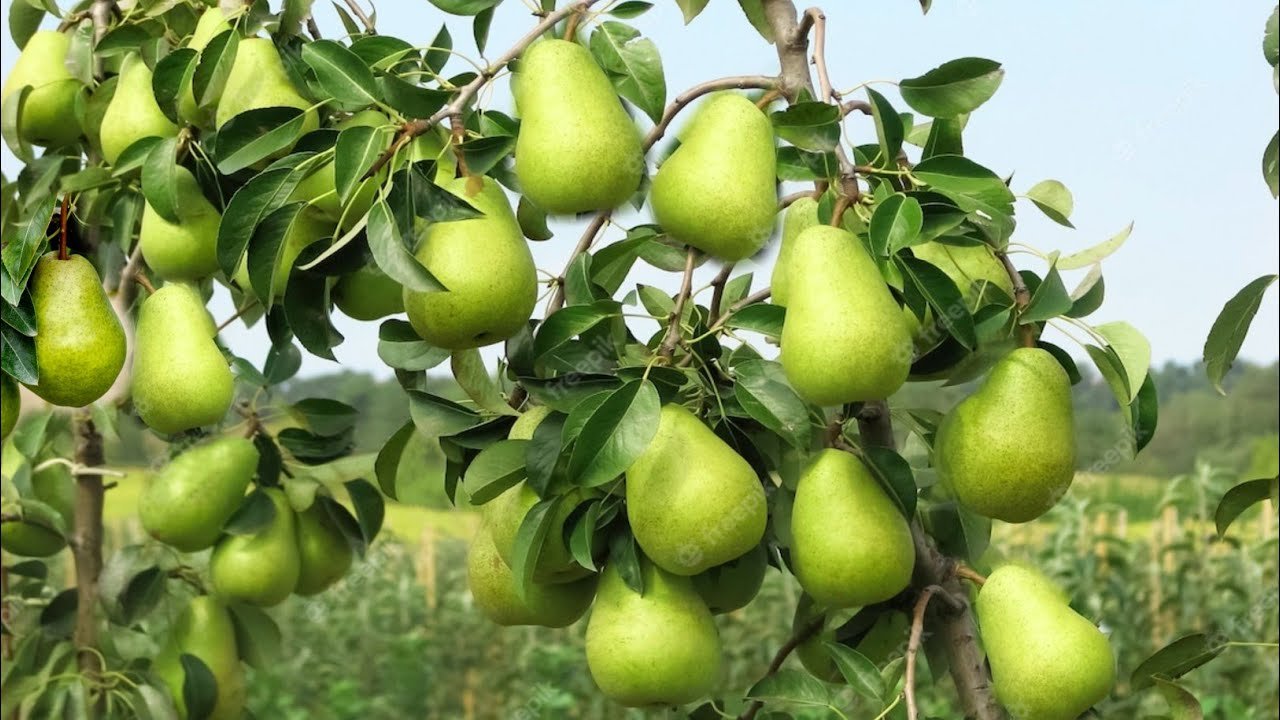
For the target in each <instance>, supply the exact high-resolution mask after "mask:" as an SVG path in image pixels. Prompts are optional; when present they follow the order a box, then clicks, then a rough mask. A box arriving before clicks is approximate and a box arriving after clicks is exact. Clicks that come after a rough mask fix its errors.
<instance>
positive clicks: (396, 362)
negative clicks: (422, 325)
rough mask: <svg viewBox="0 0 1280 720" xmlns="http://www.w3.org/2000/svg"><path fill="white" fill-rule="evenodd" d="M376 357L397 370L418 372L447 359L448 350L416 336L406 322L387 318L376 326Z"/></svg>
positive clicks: (448, 355)
mask: <svg viewBox="0 0 1280 720" xmlns="http://www.w3.org/2000/svg"><path fill="white" fill-rule="evenodd" d="M378 357H379V358H380V359H381V360H382V362H384V363H386V364H387V365H389V366H391V367H393V368H396V369H397V370H407V371H409V372H419V371H422V370H428V369H430V368H433V367H435V366H437V365H439V364H440V363H442V362H444V361H445V360H448V359H449V357H450V352H449V351H448V350H445V349H444V348H438V347H435V346H433V345H431V344H429V343H427V341H425V340H423V339H422V338H420V337H418V333H417V332H415V331H414V329H413V326H412V325H410V324H409V323H408V322H405V321H404V320H387V321H386V322H384V323H382V325H381V326H379V328H378Z"/></svg>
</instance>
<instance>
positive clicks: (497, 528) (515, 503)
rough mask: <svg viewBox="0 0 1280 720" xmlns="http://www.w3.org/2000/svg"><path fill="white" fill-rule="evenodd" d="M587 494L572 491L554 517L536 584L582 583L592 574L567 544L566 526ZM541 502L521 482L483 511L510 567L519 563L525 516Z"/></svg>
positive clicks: (502, 555)
mask: <svg viewBox="0 0 1280 720" xmlns="http://www.w3.org/2000/svg"><path fill="white" fill-rule="evenodd" d="M586 492H587V491H584V490H580V489H576V490H571V491H570V492H569V495H568V497H566V499H565V501H564V502H562V503H561V504H560V508H559V510H558V511H557V512H556V514H555V516H554V517H552V519H551V527H550V529H549V530H548V531H547V540H546V543H545V544H544V545H543V546H542V552H541V553H539V555H538V561H537V564H536V565H535V566H534V569H533V580H534V582H539V583H549V584H555V583H566V582H572V581H574V580H580V579H582V578H584V577H586V576H587V575H590V574H591V571H590V570H587V569H586V568H584V567H582V566H581V565H579V564H578V562H577V561H576V560H574V559H573V554H572V553H571V552H569V547H568V546H567V545H566V544H565V542H564V524H565V522H566V521H567V520H568V519H569V515H570V514H571V513H572V512H573V509H574V508H575V507H577V506H578V505H579V504H581V501H582V500H583V499H584V497H585V495H586ZM539 500H541V498H539V497H538V493H536V492H535V491H534V490H533V488H531V487H529V485H528V483H524V482H521V483H517V484H515V485H514V486H512V487H510V488H508V489H507V491H506V492H504V493H502V494H501V495H499V496H498V497H496V498H494V499H492V500H490V501H489V502H487V503H485V504H484V506H483V508H482V510H481V516H482V517H483V518H484V522H485V525H486V526H488V528H489V533H490V535H491V536H492V538H493V544H494V546H495V547H497V549H498V555H499V556H500V557H501V558H502V561H503V562H504V563H506V564H507V567H511V566H512V565H513V564H514V561H515V554H516V533H517V532H519V530H520V524H521V523H522V522H524V517H525V515H528V514H529V510H530V509H531V508H532V507H533V506H534V505H537V504H538V501H539Z"/></svg>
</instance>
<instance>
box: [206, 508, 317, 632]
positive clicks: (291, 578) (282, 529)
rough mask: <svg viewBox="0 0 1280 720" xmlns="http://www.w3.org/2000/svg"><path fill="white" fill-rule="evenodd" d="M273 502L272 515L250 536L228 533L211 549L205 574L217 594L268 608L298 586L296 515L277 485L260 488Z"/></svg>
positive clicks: (299, 566) (298, 566)
mask: <svg viewBox="0 0 1280 720" xmlns="http://www.w3.org/2000/svg"><path fill="white" fill-rule="evenodd" d="M263 492H265V493H266V494H267V497H269V498H270V499H271V503H272V504H273V505H275V509H276V512H275V516H274V517H273V518H272V519H271V522H270V523H268V524H267V526H266V527H264V528H262V529H261V530H259V531H258V532H257V533H256V534H253V535H229V536H227V537H224V538H223V539H222V540H220V541H219V542H218V544H217V545H215V546H214V548H213V556H212V557H211V558H210V559H209V577H210V578H212V580H213V589H214V591H215V592H216V593H217V595H218V596H219V597H222V598H224V599H226V600H228V601H239V602H244V603H249V604H250V605H257V606H259V607H271V606H273V605H278V604H280V602H282V601H283V600H284V599H285V598H287V597H289V594H290V593H292V592H293V590H294V588H295V587H297V586H298V576H299V573H300V572H301V559H300V558H299V554H298V538H297V518H296V515H295V513H294V512H293V508H292V507H290V506H289V499H288V498H287V497H285V494H284V491H283V490H280V489H279V488H266V489H265V490H263Z"/></svg>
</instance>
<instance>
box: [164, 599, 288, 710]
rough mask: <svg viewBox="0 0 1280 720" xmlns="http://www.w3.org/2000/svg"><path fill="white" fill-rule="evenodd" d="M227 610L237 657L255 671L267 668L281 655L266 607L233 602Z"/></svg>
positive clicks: (276, 631) (279, 641)
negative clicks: (234, 637)
mask: <svg viewBox="0 0 1280 720" xmlns="http://www.w3.org/2000/svg"><path fill="white" fill-rule="evenodd" d="M227 610H229V611H230V612H231V622H232V624H233V625H234V627H235V635H236V649H237V650H239V651H240V658H241V659H242V660H244V661H245V662H246V663H248V664H249V665H251V666H253V667H254V668H256V669H258V670H267V669H268V668H270V667H271V666H272V664H273V663H275V662H277V661H278V660H279V658H280V646H281V644H282V643H283V640H282V638H281V635H280V626H278V625H276V621H275V620H272V619H271V616H270V615H268V614H267V612H266V611H265V610H263V609H262V608H259V607H254V606H253V605H247V604H244V603H232V604H230V605H228V606H227ZM157 720H158V719H157Z"/></svg>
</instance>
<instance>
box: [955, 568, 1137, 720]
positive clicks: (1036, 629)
mask: <svg viewBox="0 0 1280 720" xmlns="http://www.w3.org/2000/svg"><path fill="white" fill-rule="evenodd" d="M975 607H976V610H977V613H978V621H979V624H980V626H981V632H982V644H983V647H984V648H985V649H986V651H987V660H988V661H989V662H990V663H991V679H992V683H993V686H994V687H995V691H996V699H997V700H999V701H1000V703H1001V704H1002V705H1004V706H1005V707H1006V708H1008V709H1009V711H1010V713H1011V714H1012V715H1013V717H1015V718H1020V719H1023V720H1075V718H1077V717H1079V716H1080V715H1081V714H1082V713H1084V712H1085V711H1086V710H1088V709H1089V708H1090V707H1092V706H1093V705H1094V704H1096V703H1097V702H1099V701H1100V700H1102V699H1103V698H1105V697H1106V696H1107V694H1108V693H1109V692H1111V686H1112V685H1113V684H1114V683H1115V659H1114V658H1113V657H1112V654H1111V645H1110V643H1108V642H1107V638H1106V636H1105V635H1103V634H1102V632H1101V631H1099V630H1098V628H1097V627H1095V626H1094V624H1093V623H1091V622H1089V621H1088V620H1086V619H1084V618H1083V617H1081V616H1080V615H1078V614H1077V613H1076V612H1075V611H1074V610H1072V609H1071V606H1070V605H1068V604H1067V598H1066V596H1065V594H1064V593H1063V592H1062V591H1061V590H1060V589H1059V588H1057V587H1056V586H1054V585H1053V583H1052V582H1051V581H1050V580H1049V579H1048V578H1046V577H1045V576H1044V575H1042V574H1041V573H1040V572H1039V571H1037V570H1035V569H1033V568H1029V567H1024V566H1021V565H1004V566H1001V567H999V568H996V570H995V571H994V572H992V573H991V575H990V576H989V577H988V578H987V582H986V583H985V584H984V585H983V586H982V589H981V590H980V591H979V592H978V600H977V603H976V606H975Z"/></svg>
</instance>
